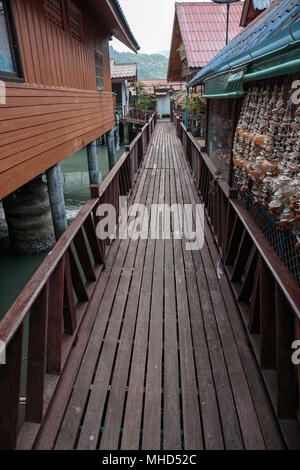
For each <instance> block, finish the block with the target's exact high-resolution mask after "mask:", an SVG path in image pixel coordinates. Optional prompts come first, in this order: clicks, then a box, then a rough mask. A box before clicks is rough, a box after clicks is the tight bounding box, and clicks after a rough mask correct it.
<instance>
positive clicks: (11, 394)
mask: <svg viewBox="0 0 300 470" xmlns="http://www.w3.org/2000/svg"><path fill="white" fill-rule="evenodd" d="M156 120H157V116H156V114H152V116H151V118H150V121H149V122H148V123H147V124H146V125H145V126H144V127H143V129H142V131H141V132H140V133H139V134H138V136H137V137H136V139H135V140H134V141H133V142H132V144H131V145H130V146H129V147H127V149H126V152H125V153H124V154H123V155H122V157H121V158H120V159H119V161H118V163H117V164H116V165H115V167H114V168H113V169H112V171H111V172H110V173H109V174H108V176H107V177H106V178H105V180H104V181H103V183H102V184H101V185H100V186H92V188H91V189H92V199H90V200H89V201H88V202H87V203H86V205H85V206H84V207H83V209H82V210H81V211H80V213H79V214H78V216H77V217H76V218H75V219H74V220H73V222H72V223H71V225H70V226H69V228H68V229H67V230H66V232H65V233H64V235H63V236H62V237H61V239H60V240H59V241H58V243H57V244H56V245H55V247H54V248H53V250H52V252H51V253H49V255H48V256H47V258H46V259H45V261H44V262H43V264H42V265H41V266H40V268H39V269H38V270H37V272H36V273H35V274H34V276H33V277H32V279H31V280H30V281H29V283H28V284H27V286H26V287H25V288H24V290H23V291H22V293H21V294H20V295H19V297H18V298H17V300H16V301H15V303H14V304H13V305H12V307H11V308H10V309H9V311H8V312H7V313H6V315H5V317H4V318H3V319H2V320H1V322H0V341H2V342H4V343H5V345H6V365H1V366H0V449H14V448H15V447H16V442H17V435H18V427H19V425H20V420H19V414H20V413H19V412H20V407H19V403H20V386H21V371H22V362H23V355H24V350H28V352H27V371H26V412H25V423H24V424H23V427H22V429H21V431H20V434H22V432H24V433H25V432H26V429H27V441H28V424H29V423H36V424H37V425H38V424H40V423H41V422H42V421H43V418H44V417H45V414H46V412H47V409H48V407H49V403H50V401H51V398H52V396H53V393H54V391H55V388H56V386H57V384H58V381H59V376H60V375H61V373H62V371H63V369H64V366H65V364H66V361H67V358H68V355H69V352H70V349H71V348H72V346H73V345H74V344H75V343H76V341H77V340H78V334H79V328H80V324H81V322H82V320H83V318H84V315H85V313H86V311H87V308H88V305H89V300H90V299H91V296H92V294H93V292H94V290H95V286H96V283H97V280H98V278H99V276H100V273H101V271H102V269H103V266H104V263H105V258H106V253H107V250H108V244H109V242H103V241H101V242H100V241H99V239H98V238H97V235H96V223H97V215H96V212H97V208H98V206H99V204H102V203H109V204H113V205H114V207H115V208H116V212H117V214H118V207H119V196H125V195H128V193H129V192H130V190H131V188H132V186H133V184H134V181H135V178H136V175H137V171H138V168H139V166H140V164H141V161H142V159H143V156H144V155H145V153H146V149H147V145H148V143H149V140H150V137H151V134H152V133H153V130H154V127H155V124H156ZM117 220H118V219H117ZM27 321H28V322H29V333H28V334H29V337H28V345H27V344H25V343H26V342H25V341H24V325H25V324H26V322H27ZM26 426H27V428H26ZM37 431H38V426H36V427H35V428H34V430H33V432H32V430H31V439H32V441H34V439H35V435H36V433H37Z"/></svg>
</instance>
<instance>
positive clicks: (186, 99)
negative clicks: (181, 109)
mask: <svg viewBox="0 0 300 470" xmlns="http://www.w3.org/2000/svg"><path fill="white" fill-rule="evenodd" d="M189 93H190V89H189V87H186V98H185V127H186V129H187V128H188V108H187V107H188V98H189Z"/></svg>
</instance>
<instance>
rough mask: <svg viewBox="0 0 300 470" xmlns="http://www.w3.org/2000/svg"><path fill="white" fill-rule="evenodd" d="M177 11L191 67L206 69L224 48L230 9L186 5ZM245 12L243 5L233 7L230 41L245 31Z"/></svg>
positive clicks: (204, 3)
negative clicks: (243, 20) (243, 12)
mask: <svg viewBox="0 0 300 470" xmlns="http://www.w3.org/2000/svg"><path fill="white" fill-rule="evenodd" d="M175 8H176V14H177V19H178V23H179V28H180V32H181V37H182V41H183V44H184V48H185V53H186V58H187V62H188V66H189V67H190V68H193V67H195V68H200V67H204V65H205V64H207V62H209V61H210V60H211V59H212V58H213V57H214V56H215V55H216V54H217V53H218V52H219V51H220V50H221V49H223V47H224V46H225V39H226V18H227V6H226V5H220V4H217V3H212V2H201V3H200V2H199V3H191V2H185V3H176V4H175ZM242 10H243V3H242V2H239V3H233V4H231V5H230V18H229V34H228V36H229V41H231V40H232V39H233V38H234V37H235V36H236V35H237V33H239V31H240V30H241V29H242V28H240V26H239V24H240V19H241V14H242Z"/></svg>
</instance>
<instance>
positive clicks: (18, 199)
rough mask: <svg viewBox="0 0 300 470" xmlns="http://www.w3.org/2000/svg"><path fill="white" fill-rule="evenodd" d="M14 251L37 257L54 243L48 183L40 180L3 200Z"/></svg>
mask: <svg viewBox="0 0 300 470" xmlns="http://www.w3.org/2000/svg"><path fill="white" fill-rule="evenodd" d="M3 209H4V214H5V219H6V222H7V227H8V233H9V240H10V245H11V248H12V250H13V251H16V252H18V253H22V254H35V253H41V252H43V251H46V250H50V249H51V248H52V246H53V245H54V243H55V237H54V231H53V223H52V217H51V211H50V205H49V196H48V190H47V185H46V183H43V182H42V180H41V178H40V179H36V180H35V181H32V182H30V183H28V184H26V185H25V186H23V187H21V188H20V189H18V190H17V191H15V192H14V193H13V194H10V195H9V196H8V197H7V198H6V199H5V200H4V201H3Z"/></svg>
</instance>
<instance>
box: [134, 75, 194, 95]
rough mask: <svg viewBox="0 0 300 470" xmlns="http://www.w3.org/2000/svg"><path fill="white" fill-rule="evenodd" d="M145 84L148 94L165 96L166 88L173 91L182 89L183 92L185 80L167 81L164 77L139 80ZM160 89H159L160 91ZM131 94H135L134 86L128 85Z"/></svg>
mask: <svg viewBox="0 0 300 470" xmlns="http://www.w3.org/2000/svg"><path fill="white" fill-rule="evenodd" d="M139 81H140V82H141V83H143V84H144V85H145V88H146V91H147V92H148V93H150V94H152V95H153V94H155V95H156V96H165V95H167V91H166V90H171V89H172V90H173V91H174V92H177V91H180V90H183V91H184V92H185V82H168V81H167V80H166V79H165V78H162V79H145V80H139ZM160 90H161V91H160ZM130 91H131V94H132V95H133V96H134V95H135V88H134V87H133V86H131V87H130Z"/></svg>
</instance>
